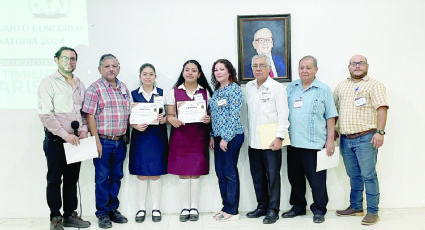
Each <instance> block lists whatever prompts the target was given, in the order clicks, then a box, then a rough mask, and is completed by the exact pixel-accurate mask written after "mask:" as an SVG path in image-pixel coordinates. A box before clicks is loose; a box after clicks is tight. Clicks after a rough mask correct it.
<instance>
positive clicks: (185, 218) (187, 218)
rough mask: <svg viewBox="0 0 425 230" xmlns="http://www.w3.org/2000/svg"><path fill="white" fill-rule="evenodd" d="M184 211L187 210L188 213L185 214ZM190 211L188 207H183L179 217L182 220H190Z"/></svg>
mask: <svg viewBox="0 0 425 230" xmlns="http://www.w3.org/2000/svg"><path fill="white" fill-rule="evenodd" d="M184 211H186V212H187V213H188V214H183V212H184ZM189 213H190V210H189V209H187V208H185V209H183V210H182V211H181V212H180V217H179V220H180V222H186V221H188V220H189V216H190V215H189Z"/></svg>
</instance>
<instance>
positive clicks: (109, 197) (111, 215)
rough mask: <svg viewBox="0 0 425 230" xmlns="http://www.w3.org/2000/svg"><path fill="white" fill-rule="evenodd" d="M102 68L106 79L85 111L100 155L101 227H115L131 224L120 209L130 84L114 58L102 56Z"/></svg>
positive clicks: (90, 94) (93, 88)
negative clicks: (120, 75)
mask: <svg viewBox="0 0 425 230" xmlns="http://www.w3.org/2000/svg"><path fill="white" fill-rule="evenodd" d="M98 69H99V73H100V74H101V75H102V77H101V78H99V79H98V80H97V81H96V82H94V83H93V84H91V85H90V87H88V88H87V91H86V94H85V97H84V103H83V108H82V110H83V112H85V113H87V122H88V127H89V130H90V133H91V135H93V136H95V137H96V145H97V151H98V153H99V158H96V159H94V160H93V163H94V166H95V183H96V191H95V192H96V216H97V218H98V219H99V227H100V228H111V227H112V223H111V221H112V222H115V223H127V218H125V217H124V216H123V215H121V213H120V212H119V211H118V210H117V209H118V206H119V200H118V193H119V190H120V186H121V179H122V177H123V163H124V159H125V156H126V152H127V146H126V143H125V141H124V140H123V139H124V136H125V134H126V131H127V126H128V117H129V112H130V94H129V91H128V89H127V87H126V85H125V84H124V83H123V82H121V81H119V80H118V79H117V76H118V74H119V72H120V65H119V62H118V59H117V58H116V57H115V56H114V55H112V54H104V55H102V57H101V58H100V61H99V67H98Z"/></svg>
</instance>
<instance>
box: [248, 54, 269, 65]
mask: <svg viewBox="0 0 425 230" xmlns="http://www.w3.org/2000/svg"><path fill="white" fill-rule="evenodd" d="M262 57H265V58H266V63H267V66H268V67H270V66H272V62H271V61H270V58H269V56H267V55H265V54H257V55H255V56H254V57H252V59H251V65H252V64H254V60H255V59H257V58H262Z"/></svg>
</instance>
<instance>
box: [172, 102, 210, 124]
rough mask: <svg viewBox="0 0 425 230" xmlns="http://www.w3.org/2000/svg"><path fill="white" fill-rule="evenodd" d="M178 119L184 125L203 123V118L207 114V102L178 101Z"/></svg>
mask: <svg viewBox="0 0 425 230" xmlns="http://www.w3.org/2000/svg"><path fill="white" fill-rule="evenodd" d="M177 111H178V119H179V120H180V121H182V122H183V123H196V122H202V118H203V117H204V116H205V115H206V114H207V107H206V102H205V100H196V101H178V102H177Z"/></svg>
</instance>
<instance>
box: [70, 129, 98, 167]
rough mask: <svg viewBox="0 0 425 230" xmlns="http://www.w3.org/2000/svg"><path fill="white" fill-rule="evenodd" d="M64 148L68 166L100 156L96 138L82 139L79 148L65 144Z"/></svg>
mask: <svg viewBox="0 0 425 230" xmlns="http://www.w3.org/2000/svg"><path fill="white" fill-rule="evenodd" d="M63 148H64V149H65V157H66V163H67V164H72V163H75V162H80V161H85V160H89V159H93V158H96V157H98V156H99V154H98V153H97V147H96V139H95V137H94V136H90V137H87V138H84V139H80V144H79V145H77V146H75V145H72V144H70V143H64V144H63Z"/></svg>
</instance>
